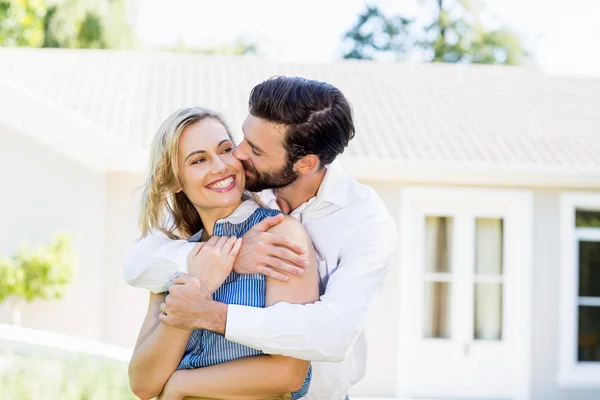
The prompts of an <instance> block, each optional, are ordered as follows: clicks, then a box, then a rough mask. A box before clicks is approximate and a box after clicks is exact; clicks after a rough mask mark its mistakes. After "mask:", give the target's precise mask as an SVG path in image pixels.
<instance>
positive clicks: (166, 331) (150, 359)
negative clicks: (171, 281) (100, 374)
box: [129, 293, 191, 399]
mask: <svg viewBox="0 0 600 400" xmlns="http://www.w3.org/2000/svg"><path fill="white" fill-rule="evenodd" d="M164 301H165V295H164V294H155V293H150V301H149V304H148V312H147V314H146V318H145V320H144V323H143V324H142V328H141V329H140V333H139V335H138V340H137V342H136V344H135V348H134V351H133V355H132V357H131V361H130V362H129V385H130V387H131V391H132V392H133V393H134V394H135V395H136V396H138V397H139V398H141V399H151V398H153V397H156V396H158V395H159V394H160V392H161V391H162V390H163V388H164V386H165V383H166V382H167V380H168V379H169V376H171V374H172V373H173V371H175V369H176V368H177V366H178V365H179V362H180V361H181V358H182V357H183V353H184V351H185V347H186V345H187V342H188V340H189V338H190V335H191V331H186V330H181V329H177V328H173V327H171V326H168V325H165V324H162V323H160V322H159V321H158V315H159V314H160V305H161V303H163V302H164Z"/></svg>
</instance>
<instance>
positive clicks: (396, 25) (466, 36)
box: [342, 0, 527, 65]
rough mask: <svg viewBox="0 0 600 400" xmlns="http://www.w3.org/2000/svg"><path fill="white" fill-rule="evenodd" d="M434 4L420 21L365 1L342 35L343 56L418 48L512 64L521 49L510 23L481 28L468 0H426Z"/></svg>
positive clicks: (436, 56)
mask: <svg viewBox="0 0 600 400" xmlns="http://www.w3.org/2000/svg"><path fill="white" fill-rule="evenodd" d="M421 4H422V5H423V6H427V5H431V4H435V6H436V7H437V8H436V11H435V13H434V14H435V17H434V18H433V21H430V22H429V23H427V24H423V23H422V21H418V20H417V19H410V18H405V17H402V16H395V17H388V16H386V15H385V14H384V13H383V12H382V11H381V10H380V9H379V8H378V7H376V6H369V7H367V9H366V10H365V12H364V13H363V14H362V15H360V16H359V18H358V21H357V22H356V24H355V25H354V26H353V27H352V28H350V29H349V30H348V31H347V32H346V34H345V35H344V39H343V43H342V45H343V46H346V47H347V48H348V50H347V51H346V52H345V53H344V54H343V58H346V59H348V58H356V59H373V58H376V57H380V56H385V55H387V56H388V57H389V56H392V57H394V58H396V59H397V58H399V57H400V56H402V55H405V54H407V53H410V52H417V51H421V52H422V54H423V55H424V58H425V59H427V60H429V61H433V62H452V63H457V62H468V63H476V64H507V65H516V64H519V63H521V62H522V61H523V59H524V58H525V57H526V56H527V52H526V51H525V50H524V49H523V48H522V45H521V41H520V39H519V38H518V36H516V35H515V34H514V33H513V32H512V31H511V30H510V29H507V28H500V29H486V28H485V27H484V26H483V23H482V22H481V19H482V18H481V15H482V10H481V8H480V7H478V6H476V5H475V4H474V3H472V2H471V1H469V0H453V1H447V0H446V1H445V2H444V1H443V0H427V1H423V2H422V3H421Z"/></svg>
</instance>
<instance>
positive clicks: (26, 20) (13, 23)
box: [0, 0, 46, 47]
mask: <svg viewBox="0 0 600 400" xmlns="http://www.w3.org/2000/svg"><path fill="white" fill-rule="evenodd" d="M45 14H46V2H45V1H44V0H0V46H28V47H38V46H41V44H42V43H43V41H44V22H43V21H44V15H45Z"/></svg>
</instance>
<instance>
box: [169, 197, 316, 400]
mask: <svg viewBox="0 0 600 400" xmlns="http://www.w3.org/2000/svg"><path fill="white" fill-rule="evenodd" d="M280 213H281V211H279V210H270V209H266V208H257V209H256V210H255V211H254V212H253V213H252V214H251V215H250V216H249V217H248V218H247V219H246V220H245V221H243V222H241V223H239V224H233V223H231V222H228V221H225V222H220V221H218V222H217V223H216V224H215V227H214V235H215V236H237V237H241V236H242V235H244V234H245V233H246V232H247V231H248V230H250V228H252V227H253V226H254V225H256V224H257V223H259V222H260V221H262V220H263V219H265V218H266V217H270V216H274V215H277V214H280ZM201 236H202V232H198V233H197V234H195V235H193V236H191V237H190V238H189V239H188V240H189V241H190V242H199V241H200V237H201ZM265 293H266V279H265V276H264V275H261V274H251V275H246V274H238V273H236V272H232V273H231V274H230V275H229V276H228V277H227V279H226V280H225V282H224V283H223V285H221V287H220V288H219V289H218V290H217V291H216V292H215V293H214V294H213V298H214V299H215V300H216V301H219V302H222V303H226V304H238V305H244V306H252V307H264V306H265ZM262 354H264V353H263V352H262V351H260V350H256V349H253V348H250V347H246V346H243V345H241V344H238V343H234V342H232V341H229V340H227V339H225V337H224V336H223V335H219V334H217V333H214V332H210V331H206V330H196V331H194V332H192V335H191V336H190V340H189V342H188V344H187V346H186V349H185V353H184V356H183V359H182V360H181V363H180V364H179V366H178V367H177V369H189V368H201V367H207V366H209V365H215V364H220V363H224V362H227V361H232V360H235V359H238V358H243V357H253V356H258V355H262ZM311 377H312V368H309V370H308V375H307V376H306V379H305V381H304V384H303V385H302V388H301V389H300V390H299V391H297V392H294V393H292V399H294V400H295V399H300V398H302V397H304V396H305V395H306V394H307V393H308V388H309V386H310V380H311Z"/></svg>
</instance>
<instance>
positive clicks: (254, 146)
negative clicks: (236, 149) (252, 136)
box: [246, 139, 264, 153]
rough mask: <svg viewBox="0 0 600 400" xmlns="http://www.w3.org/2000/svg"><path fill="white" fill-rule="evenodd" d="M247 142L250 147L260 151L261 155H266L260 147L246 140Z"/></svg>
mask: <svg viewBox="0 0 600 400" xmlns="http://www.w3.org/2000/svg"><path fill="white" fill-rule="evenodd" d="M246 142H248V144H249V145H250V147H252V148H253V149H254V150H258V152H259V153H264V151H262V150H261V148H260V147H258V146H257V145H255V144H254V143H252V142H251V141H249V140H248V139H246Z"/></svg>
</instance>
